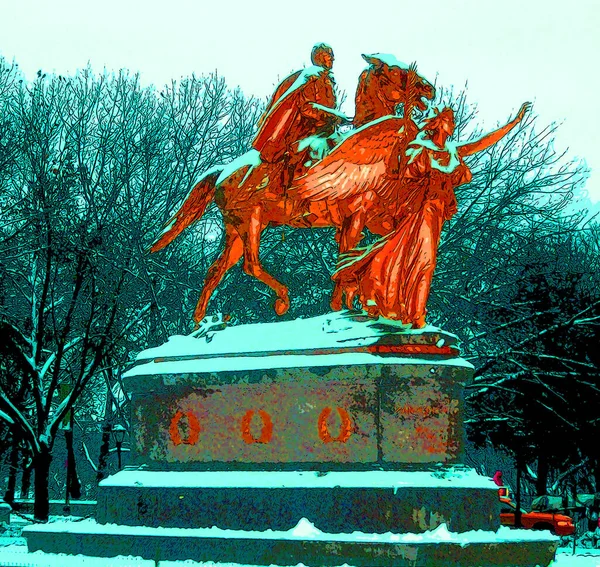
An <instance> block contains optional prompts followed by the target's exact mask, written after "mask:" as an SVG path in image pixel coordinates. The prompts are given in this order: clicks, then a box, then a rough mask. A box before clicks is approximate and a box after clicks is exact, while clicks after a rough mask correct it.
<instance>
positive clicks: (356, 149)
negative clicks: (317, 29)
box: [151, 46, 435, 325]
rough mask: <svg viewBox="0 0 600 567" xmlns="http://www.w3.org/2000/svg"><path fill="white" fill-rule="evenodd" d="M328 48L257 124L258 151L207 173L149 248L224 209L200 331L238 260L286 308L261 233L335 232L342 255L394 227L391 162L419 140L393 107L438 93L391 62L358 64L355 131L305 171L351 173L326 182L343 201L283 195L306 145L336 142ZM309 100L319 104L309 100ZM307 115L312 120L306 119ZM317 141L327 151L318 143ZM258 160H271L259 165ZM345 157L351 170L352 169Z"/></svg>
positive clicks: (338, 301) (280, 309)
mask: <svg viewBox="0 0 600 567" xmlns="http://www.w3.org/2000/svg"><path fill="white" fill-rule="evenodd" d="M317 47H319V46H317ZM329 49H330V48H328V47H327V46H325V47H323V46H321V51H319V49H317V50H316V56H315V54H314V52H313V62H315V66H314V67H311V68H309V69H307V70H305V71H304V72H302V73H298V74H297V77H296V78H294V76H295V75H296V74H295V75H293V76H291V77H290V78H289V79H286V80H285V81H284V82H283V83H282V85H281V86H280V87H278V89H277V92H276V93H275V95H274V97H273V99H274V100H273V103H272V104H271V106H270V107H269V109H268V110H267V112H266V115H265V117H264V118H263V119H262V122H261V127H260V130H259V132H258V135H257V138H256V140H255V142H254V144H253V145H254V148H253V149H252V150H250V151H249V152H247V153H246V154H244V155H243V156H241V157H240V158H238V159H236V160H235V161H234V162H232V163H231V164H229V165H226V166H218V167H215V168H212V169H211V170H209V171H207V172H206V173H205V174H204V175H203V176H202V177H201V179H200V180H199V181H198V182H197V183H196V185H195V186H194V187H193V189H192V190H191V192H190V194H189V195H188V197H187V198H186V199H185V201H184V203H183V204H182V206H181V208H180V209H179V210H178V211H177V212H176V213H175V215H174V216H173V218H172V219H171V221H170V222H169V223H168V225H167V227H166V228H165V230H164V231H163V233H162V235H161V236H160V237H159V239H158V240H157V241H156V242H155V243H154V245H153V246H152V248H151V251H152V252H156V251H158V250H161V249H162V248H164V247H165V246H167V245H168V244H169V243H170V242H172V241H173V240H174V239H175V238H176V237H177V236H178V235H179V234H180V233H181V232H182V231H183V230H184V229H185V228H187V227H188V226H190V225H191V224H192V223H194V222H195V221H196V220H198V219H199V218H200V217H201V216H202V215H203V213H204V211H205V210H206V207H207V206H208V204H209V203H210V202H211V201H212V200H214V201H215V203H216V204H217V206H218V207H219V208H220V209H221V212H222V213H223V220H224V223H225V249H224V250H223V252H222V254H221V255H220V256H219V257H218V258H217V260H216V261H215V262H214V263H213V265H212V266H211V267H210V268H209V270H208V273H207V275H206V278H205V281H204V287H203V290H202V294H201V296H200V299H199V301H198V304H197V305H196V309H195V311H194V321H195V322H196V325H198V323H199V322H200V321H201V320H202V319H203V318H204V315H205V314H206V309H207V306H208V302H209V299H210V296H211V294H212V293H213V291H214V290H215V288H216V287H217V285H218V284H219V282H220V281H221V280H222V278H223V276H224V275H225V273H226V272H227V270H229V269H230V268H231V267H233V266H234V265H235V264H236V263H237V262H238V260H240V258H241V257H242V256H243V257H244V270H245V271H246V273H248V274H250V275H252V276H254V277H256V278H257V279H259V280H260V281H262V282H263V283H265V284H266V285H268V286H269V287H270V288H271V289H273V291H274V292H275V294H276V296H277V299H276V301H275V310H276V312H277V313H278V314H280V315H282V314H283V313H285V312H286V311H287V310H288V309H289V306H290V300H289V295H288V288H287V287H286V286H285V285H284V284H282V283H281V282H279V281H277V280H276V279H275V278H274V277H273V276H271V275H270V274H269V273H268V272H267V271H266V270H265V269H264V267H263V266H262V264H261V262H260V259H259V246H260V236H261V233H262V231H263V230H264V229H265V228H266V227H267V225H269V224H274V225H289V226H293V227H298V228H312V227H315V228H317V227H328V226H334V227H335V228H336V229H337V240H338V242H339V247H340V253H344V252H347V251H349V250H351V249H352V248H354V247H355V246H356V245H357V244H358V243H359V241H360V238H361V233H362V230H363V229H364V228H365V227H367V228H368V229H369V230H370V231H371V232H373V233H375V234H379V235H381V236H383V235H385V234H388V233H389V232H390V231H391V230H393V228H394V226H395V224H396V223H395V217H394V212H395V209H396V201H397V199H398V195H399V191H400V186H399V177H398V167H397V164H394V163H391V162H393V161H394V160H393V156H397V155H399V153H400V150H399V148H402V147H404V146H405V145H406V144H407V143H408V141H410V140H409V137H410V136H412V135H413V133H414V134H416V132H417V128H416V126H414V125H413V124H412V121H410V122H411V124H407V121H409V119H408V118H407V119H406V120H405V119H404V118H398V117H397V116H396V108H397V106H398V105H399V104H402V105H404V106H405V107H407V108H408V107H411V108H412V107H416V108H419V109H421V110H424V109H425V108H426V104H425V102H424V100H425V99H432V98H433V96H434V93H435V91H434V88H433V87H432V86H431V84H430V83H429V82H428V81H426V80H425V79H424V78H423V77H420V76H419V75H418V74H417V72H416V69H415V68H414V67H409V66H408V65H405V64H403V63H401V62H400V61H398V60H397V59H396V58H395V57H393V56H391V55H383V54H376V55H368V56H367V55H363V57H364V58H365V60H366V61H367V62H368V63H369V67H368V68H367V69H366V70H365V71H364V72H363V73H362V74H361V75H360V78H359V84H358V88H357V91H356V115H355V117H354V120H353V124H354V126H355V127H356V130H355V131H353V132H352V133H351V134H350V135H349V136H347V137H346V138H345V139H344V140H343V141H342V142H341V143H339V144H337V145H336V146H335V147H334V148H333V149H332V150H331V152H330V153H329V154H328V155H327V156H326V158H324V159H323V160H321V161H318V162H317V163H316V164H314V165H313V166H312V167H311V168H310V169H308V171H315V172H321V171H322V168H323V167H324V166H329V165H331V166H332V167H333V168H334V169H335V168H337V167H338V166H339V165H342V166H343V165H344V164H350V166H351V168H353V171H345V172H344V175H343V176H342V177H341V178H340V179H338V177H339V176H338V177H335V179H333V180H332V186H333V187H337V186H338V185H339V184H340V183H341V184H342V185H340V187H339V190H340V195H341V197H340V198H339V199H337V200H336V201H335V202H327V201H324V200H322V199H318V198H317V199H307V198H306V197H305V196H304V195H302V193H301V192H299V191H298V190H297V189H295V188H294V187H292V188H289V189H288V187H287V186H286V185H287V184H288V183H289V177H290V169H292V168H293V169H294V171H293V175H294V178H295V179H294V180H293V181H292V182H291V185H292V186H294V185H296V184H298V183H299V180H300V179H302V177H303V175H304V174H305V173H306V172H307V166H306V164H305V163H304V161H303V160H304V158H302V159H298V157H297V156H296V155H295V152H305V151H306V150H307V142H306V140H307V139H308V140H309V141H310V142H311V143H312V144H313V147H314V146H315V145H316V146H317V147H320V148H321V149H322V148H323V146H324V145H326V146H328V145H331V144H332V143H334V141H335V140H334V141H333V142H332V141H331V138H328V136H330V135H331V132H332V131H333V130H332V125H335V124H336V123H339V122H340V121H341V120H342V118H341V114H340V113H339V112H338V111H337V110H335V109H334V108H331V107H327V106H325V105H323V104H322V103H326V104H332V103H333V104H334V103H335V101H334V99H333V98H332V97H331V95H330V94H328V87H327V85H328V83H329V82H330V81H331V79H330V78H328V77H329V66H330V65H331V63H332V62H333V52H329V51H328V50H329ZM320 65H322V66H320ZM292 78H294V81H293V82H292ZM288 83H291V84H290V85H289V86H288V87H287V90H286V91H285V92H283V93H282V92H280V91H282V90H283V89H284V88H285V87H286V85H288ZM319 84H321V86H320V87H319ZM317 93H321V95H322V94H323V93H325V95H324V96H321V95H317ZM311 96H312V97H313V98H315V100H312V101H311V100H309V99H310V98H311ZM311 103H312V104H311ZM309 108H312V109H313V110H317V111H318V113H316V114H311V112H307V109H309ZM300 137H303V139H302V140H301V139H300ZM319 140H321V142H322V141H325V142H326V144H323V143H320V144H319ZM296 142H298V143H296ZM290 144H291V145H290ZM309 147H310V146H309ZM259 151H260V152H266V153H267V154H268V155H264V156H263V155H262V154H261V153H259ZM310 153H311V152H310V150H309V154H310ZM312 153H313V155H314V152H312ZM286 154H287V157H286ZM273 156H276V157H277V156H281V159H279V161H274V162H272V161H270V160H272V159H273ZM349 156H350V157H352V161H348V157H349ZM326 160H327V161H326ZM284 170H285V171H284ZM353 183H355V184H356V186H357V188H358V191H352V190H351V191H350V193H351V194H350V196H349V197H344V196H343V191H345V190H346V189H347V188H348V186H349V185H352V184H353ZM319 184H322V180H320V181H319ZM342 294H343V290H342V288H341V286H339V285H336V288H335V290H334V296H333V299H332V307H333V308H334V309H335V310H338V309H340V308H341V306H342Z"/></svg>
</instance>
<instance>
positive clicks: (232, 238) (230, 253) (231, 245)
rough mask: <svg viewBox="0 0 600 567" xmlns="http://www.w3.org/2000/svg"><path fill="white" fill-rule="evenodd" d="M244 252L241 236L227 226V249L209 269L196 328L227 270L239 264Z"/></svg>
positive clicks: (201, 296)
mask: <svg viewBox="0 0 600 567" xmlns="http://www.w3.org/2000/svg"><path fill="white" fill-rule="evenodd" d="M243 252H244V246H243V242H242V239H241V237H240V235H239V234H238V232H237V231H236V230H235V228H234V227H232V226H231V225H228V224H226V225H225V249H224V250H223V252H221V255H220V256H219V257H218V258H217V259H216V260H215V261H214V262H213V263H212V265H211V267H210V268H208V272H207V273H206V277H205V278H204V287H203V288H202V293H201V294H200V299H199V300H198V303H197V305H196V309H195V310H194V322H195V323H196V327H197V326H198V325H199V324H200V321H202V319H204V316H205V315H206V310H207V308H208V301H209V299H210V296H211V295H212V293H213V291H215V289H216V287H217V286H218V285H219V282H220V281H221V280H222V279H223V276H224V275H225V273H226V272H227V270H229V268H232V267H233V266H235V264H237V262H238V260H239V259H240V258H241V257H242V254H243Z"/></svg>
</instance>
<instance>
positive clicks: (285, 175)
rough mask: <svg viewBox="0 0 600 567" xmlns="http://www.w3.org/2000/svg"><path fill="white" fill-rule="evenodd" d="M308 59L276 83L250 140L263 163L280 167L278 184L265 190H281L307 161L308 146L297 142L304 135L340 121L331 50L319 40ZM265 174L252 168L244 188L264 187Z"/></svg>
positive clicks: (321, 132) (330, 130)
mask: <svg viewBox="0 0 600 567" xmlns="http://www.w3.org/2000/svg"><path fill="white" fill-rule="evenodd" d="M311 61H312V63H313V66H311V67H308V68H306V69H303V70H301V71H297V72H295V73H292V74H291V75H289V76H288V77H286V78H285V79H284V80H283V81H282V82H281V83H280V84H279V85H278V87H277V89H276V90H275V93H274V94H273V96H272V97H271V100H270V101H269V104H268V105H267V108H266V110H265V112H264V114H263V115H262V116H261V118H260V120H259V121H258V127H259V130H258V133H257V134H256V137H255V139H254V142H253V143H252V147H253V148H254V149H255V150H258V151H259V152H260V158H261V161H262V162H263V163H264V164H265V165H267V166H271V167H272V165H273V164H279V166H280V167H281V174H280V175H281V179H280V183H277V182H275V183H269V189H270V190H272V191H273V192H274V193H276V194H278V195H282V194H283V193H285V191H286V189H287V188H288V187H289V186H290V184H291V182H292V180H293V178H294V174H295V173H297V170H298V168H299V166H300V167H301V166H302V164H303V163H304V162H306V161H307V160H308V154H309V149H308V148H307V149H303V150H299V148H298V142H300V141H301V140H302V139H304V138H307V137H308V136H314V135H319V136H323V137H326V136H329V135H331V134H332V133H333V132H334V130H335V126H336V124H337V123H338V122H339V121H340V117H339V114H337V113H336V110H335V107H336V96H335V90H334V85H335V83H334V80H333V75H332V74H331V67H332V66H333V50H332V49H331V47H329V46H328V45H327V44H325V43H319V44H317V45H315V46H314V47H313V49H312V53H311ZM328 109H331V112H330V111H328ZM271 167H269V170H271V171H272V169H271ZM266 173H267V171H265V169H264V168H261V167H260V166H259V167H256V168H255V170H254V171H253V172H252V173H251V174H250V175H249V176H248V178H247V179H246V180H245V185H246V187H252V186H253V185H254V186H255V187H256V186H258V187H264V186H265V185H266V182H265V181H266V180H265V177H266ZM267 182H268V181H267Z"/></svg>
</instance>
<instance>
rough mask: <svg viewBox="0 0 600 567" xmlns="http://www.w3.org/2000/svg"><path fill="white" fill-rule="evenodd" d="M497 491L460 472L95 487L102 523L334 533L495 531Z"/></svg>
mask: <svg viewBox="0 0 600 567" xmlns="http://www.w3.org/2000/svg"><path fill="white" fill-rule="evenodd" d="M497 488H498V487H497V486H496V485H495V484H494V483H493V482H492V481H491V480H490V479H487V478H484V477H481V476H479V475H477V474H476V473H474V472H473V471H472V470H470V469H467V468H464V467H452V468H443V467H437V468H436V469H435V470H433V471H431V472H396V471H394V472H384V471H363V472H345V473H342V472H331V473H315V472H308V471H307V472H264V471H260V472H258V471H256V472H250V471H245V472H222V471H220V472H192V471H186V472H170V473H167V472H162V473H157V472H146V471H123V472H121V473H118V474H116V475H114V476H112V477H111V478H109V479H107V480H105V481H102V482H101V483H100V486H99V488H98V508H97V510H98V512H97V516H96V517H97V520H98V522H100V523H114V524H123V525H145V526H153V527H158V526H164V527H181V528H200V527H211V526H217V527H219V528H222V529H234V530H262V529H265V526H269V528H271V529H274V530H284V531H285V530H289V529H291V528H293V527H294V526H296V525H297V524H298V522H299V521H300V520H301V519H302V518H310V521H311V522H312V523H313V524H314V525H315V526H316V527H317V528H318V529H320V530H322V531H327V532H331V533H351V532H353V531H362V532H366V533H384V532H390V531H391V532H394V533H407V532H412V533H420V532H424V531H426V530H432V529H435V528H437V527H438V526H439V525H441V524H446V526H447V527H448V529H449V530H451V531H454V532H465V531H469V530H475V529H483V530H493V531H495V530H497V529H498V528H499V527H500V502H499V500H498V490H497Z"/></svg>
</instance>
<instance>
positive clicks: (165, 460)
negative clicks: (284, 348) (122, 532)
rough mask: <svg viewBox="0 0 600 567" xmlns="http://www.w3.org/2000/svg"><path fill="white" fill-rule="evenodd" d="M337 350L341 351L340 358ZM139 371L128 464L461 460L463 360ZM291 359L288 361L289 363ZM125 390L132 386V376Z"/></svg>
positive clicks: (467, 372) (374, 359)
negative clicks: (218, 370)
mask: <svg viewBox="0 0 600 567" xmlns="http://www.w3.org/2000/svg"><path fill="white" fill-rule="evenodd" d="M337 356H339V355H337ZM337 356H336V355H327V356H324V357H323V358H325V359H327V365H323V366H309V367H300V368H298V367H296V368H274V369H270V370H251V371H246V370H244V371H237V372H236V371H229V372H222V373H220V374H219V375H218V376H215V375H214V374H213V373H203V372H201V369H202V363H200V362H198V363H197V364H198V365H199V367H198V372H197V373H196V374H183V375H169V376H156V375H153V376H152V377H151V379H150V384H148V383H147V382H146V377H142V376H140V377H138V380H137V382H136V384H135V391H134V393H133V397H132V407H133V414H132V415H133V432H134V434H133V447H132V455H131V462H132V463H133V464H141V463H145V464H147V465H149V466H152V467H156V468H159V467H165V466H171V467H175V468H176V467H185V466H188V467H190V466H192V467H193V466H194V465H201V464H203V463H205V464H206V463H210V464H211V467H212V468H214V467H215V466H218V463H223V466H224V468H229V467H230V465H231V463H240V464H249V463H261V464H263V465H265V466H266V467H267V468H269V465H270V466H271V468H273V467H275V468H277V467H278V466H279V465H281V464H282V463H287V464H298V465H302V464H304V465H309V466H310V465H313V464H315V463H325V464H327V465H328V466H329V468H331V467H334V468H335V467H336V466H338V465H339V466H342V467H343V466H344V465H346V466H347V465H348V464H352V463H356V464H363V465H365V464H385V465H388V466H402V465H405V464H419V463H420V464H423V463H435V462H443V463H456V462H460V460H461V458H462V451H463V437H464V435H463V428H462V426H461V423H462V416H463V388H464V385H465V384H466V383H467V382H468V381H469V380H470V377H471V369H470V368H469V366H468V365H466V364H464V363H462V362H461V361H460V359H459V360H443V361H434V362H432V361H428V360H421V359H407V358H399V357H385V358H383V357H378V356H375V355H364V356H368V357H370V358H369V364H356V365H347V366H339V365H336V362H338V361H337V360H336V358H337ZM291 362H293V361H291ZM129 385H130V387H131V386H133V384H132V383H131V382H130V383H129Z"/></svg>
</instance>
